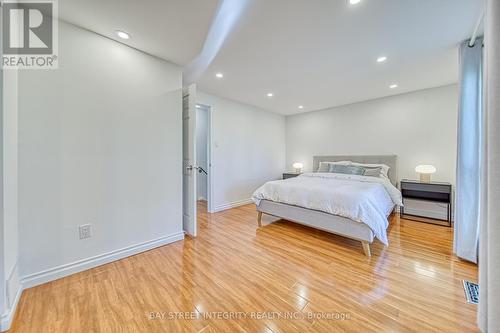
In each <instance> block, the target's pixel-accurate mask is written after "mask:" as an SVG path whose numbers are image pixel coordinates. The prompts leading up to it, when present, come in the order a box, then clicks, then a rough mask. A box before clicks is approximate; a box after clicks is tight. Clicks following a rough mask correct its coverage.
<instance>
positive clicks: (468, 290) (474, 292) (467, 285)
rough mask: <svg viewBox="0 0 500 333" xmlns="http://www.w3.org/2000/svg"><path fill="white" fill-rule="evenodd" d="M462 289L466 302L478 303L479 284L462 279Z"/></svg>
mask: <svg viewBox="0 0 500 333" xmlns="http://www.w3.org/2000/svg"><path fill="white" fill-rule="evenodd" d="M464 290H465V298H466V299H467V303H472V304H477V303H479V285H477V284H475V283H472V282H470V281H465V280H464Z"/></svg>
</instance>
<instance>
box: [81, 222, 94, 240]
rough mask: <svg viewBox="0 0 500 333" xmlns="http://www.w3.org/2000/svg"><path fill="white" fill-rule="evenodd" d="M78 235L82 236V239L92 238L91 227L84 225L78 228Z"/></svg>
mask: <svg viewBox="0 0 500 333" xmlns="http://www.w3.org/2000/svg"><path fill="white" fill-rule="evenodd" d="M78 234H79V235H80V239H85V238H90V237H92V233H91V225H90V224H83V225H81V226H79V227H78Z"/></svg>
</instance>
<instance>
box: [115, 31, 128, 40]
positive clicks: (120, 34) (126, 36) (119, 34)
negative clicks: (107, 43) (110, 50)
mask: <svg viewBox="0 0 500 333" xmlns="http://www.w3.org/2000/svg"><path fill="white" fill-rule="evenodd" d="M115 32H116V34H117V35H118V37H120V38H123V39H129V38H130V35H129V34H128V33H126V32H125V31H121V30H116V31H115Z"/></svg>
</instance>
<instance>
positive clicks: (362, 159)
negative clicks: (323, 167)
mask: <svg viewBox="0 0 500 333" xmlns="http://www.w3.org/2000/svg"><path fill="white" fill-rule="evenodd" d="M338 161H352V162H357V163H373V164H385V165H387V166H389V167H390V169H389V174H388V176H389V179H390V181H391V183H392V184H393V185H394V186H396V187H397V184H398V157H397V155H343V156H341V155H338V156H314V157H313V170H314V172H316V171H317V170H318V167H319V162H338Z"/></svg>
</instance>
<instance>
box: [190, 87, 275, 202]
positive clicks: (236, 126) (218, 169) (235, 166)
mask: <svg viewBox="0 0 500 333" xmlns="http://www.w3.org/2000/svg"><path fill="white" fill-rule="evenodd" d="M198 102H199V103H200V104H205V105H208V106H211V107H212V110H213V111H212V131H213V132H212V137H213V138H212V139H213V146H212V172H213V182H214V198H213V200H214V203H213V204H214V207H215V210H221V209H225V208H229V207H232V206H235V205H238V204H242V203H249V202H250V197H251V196H252V193H253V192H254V191H255V190H256V189H257V188H258V187H259V186H261V185H262V184H264V183H265V182H266V181H269V180H275V179H280V178H281V173H282V172H283V170H284V168H285V118H284V117H283V116H281V115H278V114H275V113H271V112H267V111H263V110H261V109H258V108H256V107H252V106H248V105H244V104H241V103H237V102H234V101H230V100H227V99H224V98H220V97H217V96H213V95H210V94H207V93H204V92H200V91H198Z"/></svg>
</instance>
